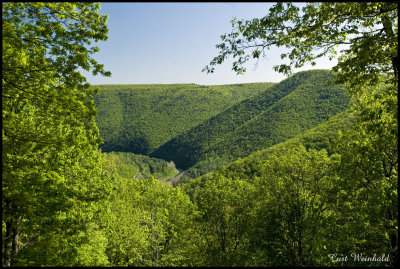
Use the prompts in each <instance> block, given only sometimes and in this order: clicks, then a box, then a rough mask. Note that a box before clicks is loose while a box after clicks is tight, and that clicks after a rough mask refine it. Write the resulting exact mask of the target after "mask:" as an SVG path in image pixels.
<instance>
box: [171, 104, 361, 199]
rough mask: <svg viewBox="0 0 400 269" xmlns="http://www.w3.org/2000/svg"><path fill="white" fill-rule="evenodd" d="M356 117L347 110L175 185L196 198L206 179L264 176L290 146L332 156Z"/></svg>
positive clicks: (188, 173)
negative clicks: (270, 161) (266, 168)
mask: <svg viewBox="0 0 400 269" xmlns="http://www.w3.org/2000/svg"><path fill="white" fill-rule="evenodd" d="M354 118H355V116H354V115H353V114H352V113H351V112H350V109H346V110H345V111H343V112H341V113H339V114H337V115H335V116H333V117H331V118H329V119H328V120H326V121H324V122H322V123H320V124H319V125H318V126H316V127H314V128H311V129H309V130H307V131H305V132H304V133H302V134H299V135H297V136H295V137H294V138H291V139H288V140H286V141H284V142H281V143H278V144H275V145H273V146H271V147H268V148H265V149H262V150H259V151H256V152H253V153H251V154H250V155H248V156H247V157H244V158H239V159H237V160H235V161H233V162H231V163H229V164H227V165H224V166H222V167H220V168H219V169H216V170H215V171H211V172H209V173H207V174H205V172H204V171H198V170H196V169H194V167H191V168H190V169H188V170H187V171H186V173H185V175H184V176H183V177H182V178H181V179H180V181H179V182H177V183H176V184H180V183H185V184H183V186H184V187H185V189H186V190H187V192H188V193H191V195H193V192H194V191H195V190H196V189H197V187H196V186H203V185H204V184H205V182H206V181H207V180H209V179H212V178H215V177H216V176H219V175H222V176H224V177H229V178H236V179H251V178H254V177H255V176H261V175H260V169H261V167H262V165H263V163H264V161H265V160H266V159H267V158H268V156H269V155H271V154H273V153H278V154H279V153H284V152H286V151H288V150H289V149H290V148H291V147H295V146H299V145H302V146H304V147H305V148H306V149H307V150H310V149H316V150H321V149H326V150H327V152H328V154H332V153H334V152H335V149H334V148H332V144H333V142H334V140H335V139H337V138H338V133H339V132H340V131H345V130H347V129H349V128H351V126H352V124H353V121H354Z"/></svg>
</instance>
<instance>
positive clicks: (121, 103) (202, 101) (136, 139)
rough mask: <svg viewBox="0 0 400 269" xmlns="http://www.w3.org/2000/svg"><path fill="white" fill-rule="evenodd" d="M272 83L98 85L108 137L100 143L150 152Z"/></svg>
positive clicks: (100, 123)
mask: <svg viewBox="0 0 400 269" xmlns="http://www.w3.org/2000/svg"><path fill="white" fill-rule="evenodd" d="M273 84H274V83H249V84H232V85H220V86H200V85H195V84H166V85H99V86H98V87H99V88H100V89H101V92H100V94H99V95H98V96H96V97H95V103H96V107H97V109H98V110H99V114H98V116H97V117H96V122H97V124H98V126H99V129H100V134H101V136H102V138H103V139H104V144H103V145H102V146H101V147H102V149H103V150H104V151H107V152H109V151H124V152H133V153H138V154H146V155H148V154H150V153H151V152H152V151H153V150H155V149H157V148H158V147H159V146H161V145H162V144H164V143H165V142H167V141H168V140H170V139H171V138H173V137H175V136H176V135H178V134H179V133H181V132H184V131H186V130H189V129H190V128H192V127H195V126H196V125H198V124H200V123H201V122H203V121H204V120H207V119H208V118H210V117H213V116H215V115H216V114H218V113H220V112H222V111H224V110H225V109H227V108H229V107H230V106H232V105H233V104H234V103H236V102H239V101H241V100H243V99H245V98H248V97H250V96H252V95H254V94H256V93H259V92H260V91H263V90H265V89H267V88H269V87H271V86H272V85H273ZM166 160H168V161H169V160H171V159H166Z"/></svg>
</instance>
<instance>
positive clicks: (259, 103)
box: [150, 70, 349, 168]
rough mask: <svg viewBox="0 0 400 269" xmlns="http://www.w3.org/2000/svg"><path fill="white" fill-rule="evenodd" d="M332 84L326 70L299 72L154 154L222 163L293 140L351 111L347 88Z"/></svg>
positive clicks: (184, 161)
mask: <svg viewBox="0 0 400 269" xmlns="http://www.w3.org/2000/svg"><path fill="white" fill-rule="evenodd" d="M333 80H334V76H333V74H332V73H331V72H330V71H328V70H311V71H303V72H299V73H296V74H294V75H292V76H290V77H289V78H287V79H285V80H283V81H282V82H280V83H278V84H276V85H274V86H273V87H270V88H268V89H266V90H264V91H263V92H260V93H259V94H257V95H253V96H251V97H250V98H248V99H246V100H243V101H242V102H239V103H237V104H235V105H233V106H232V107H231V108H229V109H227V110H225V111H224V112H222V113H220V114H218V115H216V116H214V117H211V118H210V119H209V120H207V121H204V122H203V123H201V124H199V125H198V126H196V127H194V128H192V129H190V130H188V131H186V132H184V133H182V134H180V135H178V136H176V137H174V138H173V139H171V140H170V141H168V142H167V143H165V144H164V145H162V146H161V147H160V148H158V149H157V150H155V151H154V152H153V153H152V154H151V155H150V156H152V157H156V158H161V159H165V160H173V161H174V162H175V164H176V165H177V166H178V167H183V168H188V167H191V166H193V165H195V164H196V163H199V162H207V161H208V160H216V163H218V165H220V164H224V163H226V162H227V161H234V160H235V159H237V158H239V157H245V156H247V155H249V154H250V153H252V152H254V151H257V150H261V149H263V148H267V147H270V146H272V145H274V144H277V143H280V142H283V141H285V140H287V139H289V138H293V137H295V136H296V135H299V134H301V133H303V132H304V131H306V130H308V129H310V128H313V127H315V126H317V125H318V124H320V123H322V122H323V121H325V120H327V119H329V118H330V117H332V116H334V115H336V114H338V113H340V112H342V111H343V110H345V109H346V108H347V107H348V103H349V99H348V96H347V92H346V90H345V88H344V86H342V85H335V84H333V83H332V82H333ZM213 165H214V166H215V164H213ZM218 165H216V166H218Z"/></svg>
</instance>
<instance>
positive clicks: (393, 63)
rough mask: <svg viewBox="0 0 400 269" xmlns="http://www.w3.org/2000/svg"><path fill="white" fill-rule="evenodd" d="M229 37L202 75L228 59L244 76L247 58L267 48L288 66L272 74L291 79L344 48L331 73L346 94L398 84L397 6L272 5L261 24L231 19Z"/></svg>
mask: <svg viewBox="0 0 400 269" xmlns="http://www.w3.org/2000/svg"><path fill="white" fill-rule="evenodd" d="M232 28H233V29H232V32H231V33H230V34H224V35H222V36H221V40H222V43H220V44H218V45H217V46H216V47H217V48H218V49H220V52H219V55H218V56H216V57H215V58H214V59H213V60H212V61H211V62H210V64H209V65H207V66H206V67H205V68H204V69H203V71H206V72H207V73H212V72H214V71H215V68H214V66H216V65H218V64H221V63H222V62H223V61H224V60H225V59H226V58H227V57H228V56H230V55H232V56H233V57H234V58H236V60H235V61H234V62H233V67H232V69H233V70H234V71H235V72H237V73H243V72H245V71H246V68H245V67H244V66H243V65H244V63H246V62H247V61H248V60H249V59H250V57H252V58H257V59H258V58H260V57H261V56H265V55H266V54H265V53H266V50H268V49H269V48H270V47H272V46H277V47H285V48H287V49H288V52H287V53H283V54H282V55H281V58H282V59H285V58H288V59H289V61H290V62H289V64H285V63H282V64H280V65H277V66H274V69H275V70H276V71H278V72H282V73H284V74H287V75H288V74H291V72H292V67H295V68H299V67H302V66H304V64H305V63H309V62H310V63H312V64H315V60H316V59H317V58H320V57H322V56H329V58H330V59H333V58H334V57H335V56H336V54H337V53H338V51H337V49H338V46H339V45H344V46H345V49H343V50H341V55H340V56H339V58H338V64H337V65H336V66H335V67H334V68H333V70H334V71H338V78H339V80H340V81H341V82H347V83H349V85H350V89H351V90H357V89H358V88H359V87H360V86H363V85H376V84H378V83H380V82H381V81H382V76H384V77H386V80H385V82H386V83H390V84H392V85H397V79H398V78H397V76H398V69H397V68H398V4H397V3H396V2H352V3H344V2H343V3H336V2H324V3H307V4H306V5H305V6H304V7H303V8H301V9H300V8H299V7H297V6H296V5H295V4H292V3H283V2H282V3H277V4H275V5H274V6H273V7H271V8H270V10H269V13H268V15H266V16H265V17H263V18H261V19H258V18H256V19H252V20H237V19H236V18H234V19H233V20H232Z"/></svg>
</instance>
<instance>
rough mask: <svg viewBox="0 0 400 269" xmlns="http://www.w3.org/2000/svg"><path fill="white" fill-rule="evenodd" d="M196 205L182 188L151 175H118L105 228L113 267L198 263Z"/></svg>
mask: <svg viewBox="0 0 400 269" xmlns="http://www.w3.org/2000/svg"><path fill="white" fill-rule="evenodd" d="M194 214H195V211H194V206H193V204H192V203H191V201H190V200H189V197H188V196H187V195H186V194H185V193H184V192H182V191H181V190H180V189H179V188H172V187H170V186H169V185H166V184H164V183H161V182H160V181H158V180H156V179H154V178H151V179H145V180H134V181H132V180H129V179H124V178H121V177H119V178H118V180H117V181H116V185H115V190H114V191H113V194H112V198H111V211H110V219H109V222H108V225H107V228H106V234H107V238H108V242H109V243H108V246H107V250H106V253H107V256H108V259H109V261H110V263H111V264H112V265H114V266H182V265H191V266H193V265H196V263H195V262H196V260H197V259H198V258H196V257H194V256H193V252H192V249H193V247H194V246H195V242H194V241H193V240H195V239H196V237H195V236H194V233H195V230H194V229H193V224H192V221H193V217H194Z"/></svg>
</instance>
